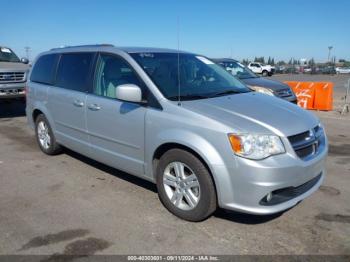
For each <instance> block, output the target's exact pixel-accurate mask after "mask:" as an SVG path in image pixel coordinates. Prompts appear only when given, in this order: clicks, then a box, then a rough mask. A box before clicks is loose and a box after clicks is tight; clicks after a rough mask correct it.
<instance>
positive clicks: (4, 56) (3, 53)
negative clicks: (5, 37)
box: [0, 47, 21, 63]
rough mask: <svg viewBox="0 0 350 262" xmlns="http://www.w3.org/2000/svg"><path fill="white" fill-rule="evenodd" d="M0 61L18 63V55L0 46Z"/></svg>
mask: <svg viewBox="0 0 350 262" xmlns="http://www.w3.org/2000/svg"><path fill="white" fill-rule="evenodd" d="M0 62H15V63H20V62H21V60H19V58H18V56H16V54H15V53H14V52H12V50H11V49H9V48H6V47H0Z"/></svg>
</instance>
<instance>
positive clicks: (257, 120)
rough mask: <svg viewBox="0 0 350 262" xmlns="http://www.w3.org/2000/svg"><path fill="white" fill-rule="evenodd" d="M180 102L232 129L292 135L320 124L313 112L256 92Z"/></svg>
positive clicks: (245, 131)
mask: <svg viewBox="0 0 350 262" xmlns="http://www.w3.org/2000/svg"><path fill="white" fill-rule="evenodd" d="M182 105H183V107H185V108H187V109H189V110H191V111H195V112H197V113H198V114H202V115H205V116H207V117H209V118H211V119H213V120H215V121H218V122H221V123H223V124H225V125H227V126H229V127H230V128H232V130H233V132H242V133H260V134H276V135H279V136H291V135H296V134H299V133H302V132H305V131H307V130H309V129H311V128H313V127H315V126H316V125H317V124H318V123H319V120H318V118H317V117H315V116H314V115H313V114H312V113H310V112H308V111H306V110H304V109H302V108H300V107H298V106H296V105H294V104H292V103H290V102H286V101H284V100H282V99H279V98H276V97H273V96H268V95H264V94H259V93H256V92H249V93H243V94H236V95H230V96H222V97H216V98H209V99H201V100H193V101H184V102H183V103H182Z"/></svg>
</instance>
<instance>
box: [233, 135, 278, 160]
mask: <svg viewBox="0 0 350 262" xmlns="http://www.w3.org/2000/svg"><path fill="white" fill-rule="evenodd" d="M228 137H229V140H230V143H231V147H232V150H233V152H234V153H235V154H236V155H238V156H241V157H245V158H249V159H255V160H259V159H264V158H267V157H269V156H272V155H277V154H282V153H284V152H285V148H284V146H283V143H282V141H281V139H280V137H278V136H275V135H254V134H229V135H228Z"/></svg>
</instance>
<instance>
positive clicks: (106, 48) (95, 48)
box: [49, 44, 191, 54]
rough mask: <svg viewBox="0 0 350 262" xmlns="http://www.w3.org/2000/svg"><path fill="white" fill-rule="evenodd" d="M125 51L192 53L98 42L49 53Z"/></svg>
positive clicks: (65, 47) (53, 50)
mask: <svg viewBox="0 0 350 262" xmlns="http://www.w3.org/2000/svg"><path fill="white" fill-rule="evenodd" d="M113 50H114V51H123V52H126V53H129V54H131V53H178V52H179V53H184V54H191V53H189V52H185V51H181V50H180V51H179V50H176V49H168V48H156V47H116V46H114V45H110V44H98V45H80V46H62V47H58V48H53V49H51V50H50V51H49V53H64V52H87V51H113Z"/></svg>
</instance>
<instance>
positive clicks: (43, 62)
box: [30, 54, 58, 84]
mask: <svg viewBox="0 0 350 262" xmlns="http://www.w3.org/2000/svg"><path fill="white" fill-rule="evenodd" d="M57 58H58V55H57V54H51V55H43V56H41V57H40V58H39V59H38V61H37V62H36V63H35V65H34V68H33V70H32V73H31V75H30V81H32V82H36V83H41V84H52V82H53V79H54V74H55V69H56V63H57Z"/></svg>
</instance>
